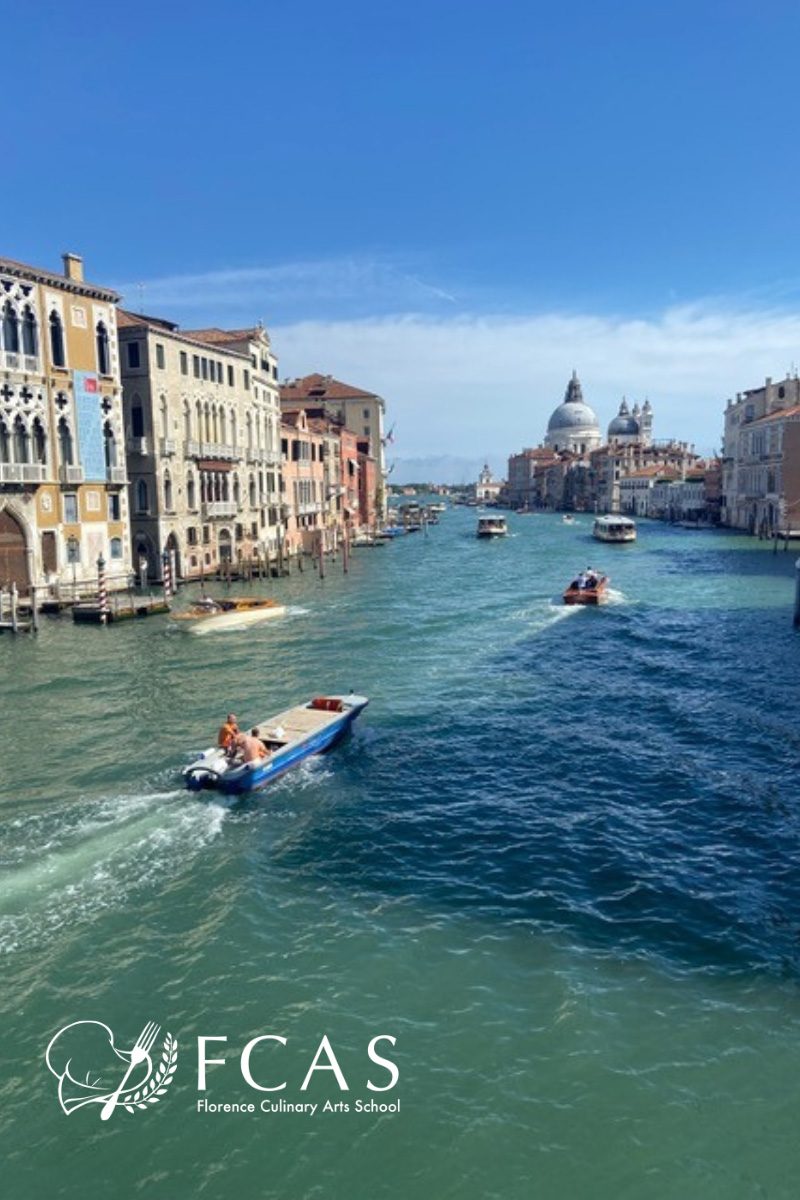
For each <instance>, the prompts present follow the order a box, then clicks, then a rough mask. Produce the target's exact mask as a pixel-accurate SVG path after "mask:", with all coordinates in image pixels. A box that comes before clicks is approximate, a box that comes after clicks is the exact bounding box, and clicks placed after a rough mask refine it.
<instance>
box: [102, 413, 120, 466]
mask: <svg viewBox="0 0 800 1200" xmlns="http://www.w3.org/2000/svg"><path fill="white" fill-rule="evenodd" d="M103 449H104V451H105V456H106V469H109V468H111V467H115V466H116V465H117V439H116V438H115V437H114V430H113V429H112V428H111V422H110V421H106V423H105V425H104V426H103Z"/></svg>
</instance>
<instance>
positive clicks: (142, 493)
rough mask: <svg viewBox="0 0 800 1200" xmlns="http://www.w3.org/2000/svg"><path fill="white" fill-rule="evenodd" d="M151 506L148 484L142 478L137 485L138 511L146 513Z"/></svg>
mask: <svg viewBox="0 0 800 1200" xmlns="http://www.w3.org/2000/svg"><path fill="white" fill-rule="evenodd" d="M149 507H150V497H149V494H148V491H147V484H146V482H145V481H144V479H140V480H139V482H138V483H137V485H136V511H137V512H140V513H146V512H147V511H148V509H149Z"/></svg>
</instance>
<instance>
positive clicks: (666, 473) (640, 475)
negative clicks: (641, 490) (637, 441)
mask: <svg viewBox="0 0 800 1200" xmlns="http://www.w3.org/2000/svg"><path fill="white" fill-rule="evenodd" d="M657 475H660V476H662V477H663V478H664V479H678V478H679V475H680V473H679V472H678V471H673V470H671V469H670V468H669V467H662V466H659V465H658V464H657V463H656V464H654V465H653V466H651V467H640V468H639V470H638V471H628V472H627V473H626V476H625V478H626V479H651V478H654V477H655V476H657Z"/></svg>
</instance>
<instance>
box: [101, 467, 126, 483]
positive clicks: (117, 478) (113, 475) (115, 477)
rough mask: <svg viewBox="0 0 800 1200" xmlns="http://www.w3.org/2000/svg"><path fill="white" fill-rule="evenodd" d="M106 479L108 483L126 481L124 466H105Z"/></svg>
mask: <svg viewBox="0 0 800 1200" xmlns="http://www.w3.org/2000/svg"><path fill="white" fill-rule="evenodd" d="M106 481H107V482H108V483H117V484H122V483H127V482H128V475H127V472H126V470H125V468H124V467H107V468H106Z"/></svg>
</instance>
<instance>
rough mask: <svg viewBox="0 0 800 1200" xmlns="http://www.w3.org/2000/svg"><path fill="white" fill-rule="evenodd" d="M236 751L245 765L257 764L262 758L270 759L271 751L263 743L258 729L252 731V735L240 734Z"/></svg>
mask: <svg viewBox="0 0 800 1200" xmlns="http://www.w3.org/2000/svg"><path fill="white" fill-rule="evenodd" d="M236 749H237V753H238V756H239V758H240V759H241V761H242V762H243V763H248V762H257V761H258V760H259V759H261V758H268V757H269V750H267V748H266V746H265V745H264V743H263V742H262V741H261V739H260V737H259V731H258V730H257V729H252V730H251V731H250V733H240V734H239V736H238V738H237V739H236Z"/></svg>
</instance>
